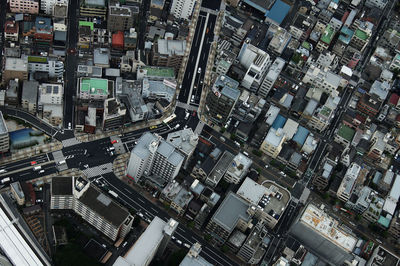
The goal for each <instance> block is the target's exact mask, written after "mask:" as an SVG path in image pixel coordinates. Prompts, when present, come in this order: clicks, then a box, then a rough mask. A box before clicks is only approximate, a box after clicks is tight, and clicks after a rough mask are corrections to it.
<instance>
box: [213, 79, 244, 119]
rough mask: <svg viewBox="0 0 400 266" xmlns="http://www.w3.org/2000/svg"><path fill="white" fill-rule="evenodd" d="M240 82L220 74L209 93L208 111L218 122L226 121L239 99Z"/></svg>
mask: <svg viewBox="0 0 400 266" xmlns="http://www.w3.org/2000/svg"><path fill="white" fill-rule="evenodd" d="M238 86H239V82H237V81H236V80H234V79H231V78H230V77H228V76H225V75H221V76H218V78H217V80H216V81H215V82H214V84H213V86H212V87H211V90H210V91H209V92H208V94H207V101H206V113H208V115H209V118H210V119H211V120H212V121H214V122H216V123H218V124H220V125H221V124H223V123H225V122H226V121H227V120H228V118H229V116H230V115H231V113H232V110H233V108H234V106H235V104H236V102H237V101H238V99H239V96H240V90H239V89H238Z"/></svg>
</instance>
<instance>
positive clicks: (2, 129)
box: [0, 111, 8, 135]
mask: <svg viewBox="0 0 400 266" xmlns="http://www.w3.org/2000/svg"><path fill="white" fill-rule="evenodd" d="M2 134H8V129H7V124H6V121H5V120H4V117H3V113H2V112H1V111H0V135H2Z"/></svg>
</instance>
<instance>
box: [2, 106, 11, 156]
mask: <svg viewBox="0 0 400 266" xmlns="http://www.w3.org/2000/svg"><path fill="white" fill-rule="evenodd" d="M9 149H10V137H9V136H8V129H7V124H6V121H5V120H4V117H3V114H2V112H1V111H0V152H6V151H8V150H9Z"/></svg>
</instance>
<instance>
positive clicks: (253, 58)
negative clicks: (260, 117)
mask: <svg viewBox="0 0 400 266" xmlns="http://www.w3.org/2000/svg"><path fill="white" fill-rule="evenodd" d="M238 59H239V62H240V63H241V64H242V65H243V66H244V67H245V68H246V69H247V72H246V74H245V76H244V78H243V80H242V83H241V85H242V86H243V87H245V88H246V89H248V90H250V91H252V92H256V91H257V90H258V88H259V86H260V85H261V81H262V79H263V78H264V76H265V74H266V72H267V70H268V68H269V66H270V65H271V58H270V56H269V54H268V53H267V52H265V51H263V50H261V49H260V48H257V47H255V46H254V45H252V44H249V43H247V42H244V43H243V46H242V49H241V50H240V53H239V56H238Z"/></svg>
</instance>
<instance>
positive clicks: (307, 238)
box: [289, 204, 358, 266]
mask: <svg viewBox="0 0 400 266" xmlns="http://www.w3.org/2000/svg"><path fill="white" fill-rule="evenodd" d="M339 225H340V223H339V221H337V220H335V219H334V218H332V217H330V216H329V215H328V214H327V213H326V212H324V210H323V209H321V208H318V207H316V206H315V205H313V204H309V205H308V206H307V207H306V208H305V209H304V211H303V213H302V214H301V215H300V216H299V218H297V220H296V221H295V223H294V224H293V225H292V227H291V228H290V231H289V233H290V234H291V235H293V236H294V237H295V238H296V239H298V240H299V241H300V242H301V243H302V244H303V245H304V246H305V247H306V248H307V249H310V250H312V251H313V253H314V254H315V255H317V256H318V257H319V258H320V259H321V260H322V261H323V262H325V263H327V264H328V265H332V266H333V265H343V264H344V263H345V262H349V263H350V262H351V261H352V260H353V255H352V252H353V249H354V248H355V246H356V244H357V241H358V239H357V238H355V237H354V236H353V235H352V234H350V233H348V232H347V231H344V230H343V229H341V228H340V227H339Z"/></svg>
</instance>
